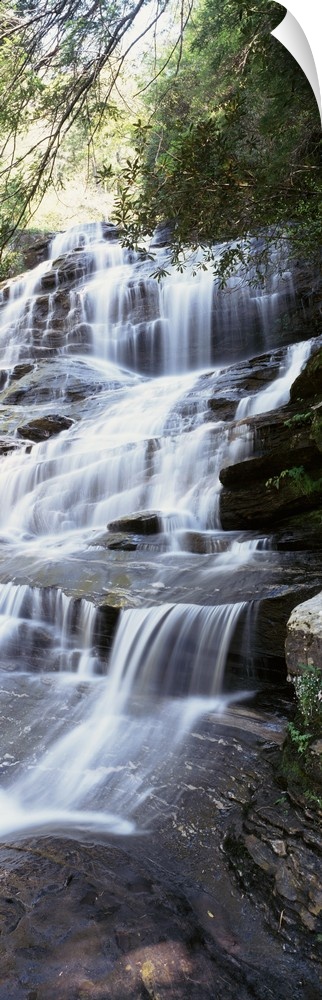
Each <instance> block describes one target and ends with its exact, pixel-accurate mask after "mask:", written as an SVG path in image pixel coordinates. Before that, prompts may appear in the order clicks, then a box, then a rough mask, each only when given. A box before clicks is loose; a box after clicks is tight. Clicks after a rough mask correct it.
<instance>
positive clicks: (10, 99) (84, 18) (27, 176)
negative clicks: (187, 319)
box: [0, 0, 322, 273]
mask: <svg viewBox="0 0 322 1000" xmlns="http://www.w3.org/2000/svg"><path fill="white" fill-rule="evenodd" d="M142 7H144V8H145V9H146V10H147V11H148V15H149V17H148V18H147V20H146V25H148V23H151V24H153V23H155V24H157V23H158V20H159V18H160V17H161V15H162V12H164V10H166V9H167V8H168V9H169V11H170V10H171V11H172V17H173V20H174V22H175V31H174V32H173V31H172V33H171V32H170V35H171V39H170V40H169V35H168V34H166V41H164V36H163V35H161V36H160V38H161V40H162V39H163V41H162V44H161V45H159V49H158V50H157V51H155V52H154V54H153V57H152V55H151V56H150V58H149V57H147V56H146V55H145V57H144V59H143V60H142V61H141V65H140V67H139V68H138V70H137V77H138V79H137V88H136V89H137V90H139V91H140V92H141V98H140V111H139V117H138V115H137V110H135V112H134V106H133V108H132V107H131V103H130V106H128V107H127V109H126V112H125V111H124V106H122V104H121V102H120V100H119V99H118V93H117V91H116V90H115V84H116V82H117V81H118V80H119V79H120V76H121V75H122V72H123V73H124V67H125V73H126V71H127V70H126V67H127V59H128V58H129V53H130V52H131V49H132V47H133V40H134V36H133V25H134V26H135V25H136V23H137V25H138V27H137V34H140V31H141V30H142V29H141V27H139V23H140V22H139V21H137V19H138V17H139V14H140V11H141V8H142ZM1 8H2V9H1ZM282 14H283V9H282V8H281V7H280V5H279V4H278V5H277V4H276V3H274V2H267V0H195V3H194V6H193V7H192V10H191V6H190V4H189V2H187V0H182V2H180V4H179V5H178V7H176V6H175V0H163V4H160V3H157V4H156V6H155V5H154V2H153V0H138V2H137V3H136V4H135V3H133V2H131V0H127V2H125V3H124V2H120V0H116V2H112V0H100V2H98V0H93V2H92V3H91V2H90V0H82V2H81V3H76V0H61V2H60V3H59V4H57V3H54V2H53V0H41V2H40V3H39V2H38V0H16V2H15V3H14V4H13V6H12V9H11V13H8V9H7V8H5V5H4V4H3V3H0V21H1V35H0V87H1V106H0V119H1V133H2V136H3V137H4V141H3V144H2V150H1V159H0V192H1V215H0V249H3V248H4V247H6V246H7V245H8V243H10V240H11V239H12V235H13V233H14V231H15V229H16V228H17V227H21V226H22V225H24V224H25V223H26V221H27V220H28V218H30V214H31V213H32V211H33V210H34V206H35V204H36V203H37V201H39V200H41V198H42V196H43V193H44V191H45V190H46V188H47V187H48V185H50V184H51V183H52V182H53V181H55V183H56V185H57V183H61V184H62V185H63V184H64V175H66V176H67V175H68V168H69V164H70V163H73V167H74V166H75V150H77V161H78V164H79V163H80V162H84V160H86V159H87V165H88V169H90V170H91V171H92V174H93V183H95V184H96V187H97V186H101V189H102V191H103V190H104V189H106V187H108V188H110V189H112V190H114V192H115V206H114V219H115V220H116V221H117V222H118V223H119V224H120V225H121V227H122V229H123V233H124V239H125V240H127V241H128V242H129V243H136V242H138V241H139V240H140V238H141V236H142V234H143V233H149V232H151V231H153V229H154V227H155V225H156V223H158V222H161V221H164V220H168V221H169V222H170V224H171V226H172V232H173V240H174V255H175V256H177V258H178V260H179V259H180V258H179V253H180V250H181V248H182V247H183V246H184V245H185V244H186V243H191V242H194V241H195V242H199V243H201V244H203V245H205V247H206V246H207V245H208V244H209V243H211V242H213V241H214V240H215V241H218V240H219V241H220V240H225V239H230V240H235V241H236V240H237V241H238V242H237V245H236V244H235V246H233V247H231V248H230V249H229V250H228V251H227V252H226V254H225V257H224V258H223V260H222V262H221V264H220V270H221V272H223V273H224V267H226V266H227V264H228V265H229V264H230V263H231V261H233V260H234V259H235V257H241V256H243V255H246V256H247V242H246V243H245V240H246V241H247V238H248V237H249V235H250V234H252V235H255V234H258V233H262V232H265V242H264V251H265V247H266V246H267V236H268V234H269V235H270V237H272V238H274V237H276V233H277V232H278V234H279V236H280V237H282V238H285V237H287V238H289V237H290V236H291V239H292V246H293V252H294V253H295V254H300V255H301V256H302V257H303V256H305V257H306V258H309V259H311V260H312V261H314V262H316V260H317V259H318V255H319V245H320V225H321V223H320V216H321V185H322V180H321V169H320V166H321V160H320V157H321V128H320V119H319V113H318V108H317V105H316V102H315V98H314V95H313V93H312V91H311V88H310V86H309V84H308V83H307V80H306V78H305V76H304V74H303V72H302V71H301V70H300V69H299V67H298V64H297V63H296V61H295V60H294V59H293V58H292V57H291V56H289V54H288V53H287V51H286V50H285V48H284V47H283V46H282V45H281V44H280V43H279V42H277V41H276V40H275V39H274V38H272V36H271V34H270V32H271V31H272V30H273V28H274V27H275V26H276V25H277V24H278V23H279V22H280V20H281V15H282ZM131 32H132V33H131ZM127 36H128V41H127ZM124 39H125V45H123V49H122V48H121V43H122V40H123V41H124ZM152 48H153V46H152ZM134 89H135V88H134ZM132 110H133V115H132V113H131V112H132ZM116 119H117V120H118V128H119V136H120V133H122V136H123V139H121V140H120V138H118V143H119V148H121V156H120V153H119V148H118V150H115V149H114V150H113V143H112V144H111V143H107V138H106V137H107V134H108V130H109V128H110V124H112V125H113V123H115V120H116ZM124 149H126V150H127V152H126V156H125V157H124V155H122V154H123V150H124ZM107 153H108V155H107ZM116 154H117V155H116ZM58 168H59V169H58ZM205 252H206V253H207V251H205Z"/></svg>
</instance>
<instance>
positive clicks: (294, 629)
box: [285, 592, 322, 675]
mask: <svg viewBox="0 0 322 1000" xmlns="http://www.w3.org/2000/svg"><path fill="white" fill-rule="evenodd" d="M285 656H286V665H287V669H288V673H289V674H291V675H296V674H301V672H302V667H303V666H310V665H314V666H315V667H318V668H319V669H320V670H321V671H322V592H321V593H319V594H316V596H315V597H312V598H311V599H310V600H308V601H304V602H303V603H302V604H298V605H297V606H296V607H295V608H293V611H292V614H291V616H290V618H289V620H288V622H287V635H286V640H285Z"/></svg>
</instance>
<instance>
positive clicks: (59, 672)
mask: <svg viewBox="0 0 322 1000" xmlns="http://www.w3.org/2000/svg"><path fill="white" fill-rule="evenodd" d="M167 255H168V251H167V250H166V248H165V249H162V250H160V252H159V263H160V266H161V267H163V269H164V270H166V271H169V273H168V274H166V275H165V276H164V277H163V278H162V279H161V281H160V282H157V281H156V280H155V279H154V278H153V277H152V276H151V271H152V270H153V264H151V260H150V259H149V257H148V256H147V255H145V254H134V253H132V252H129V251H128V250H126V249H124V248H123V247H122V246H121V245H120V243H119V242H118V240H117V233H116V231H115V229H114V228H113V227H112V226H106V225H104V224H102V225H101V224H97V225H96V224H95V225H88V226H86V225H84V226H81V227H76V228H74V230H72V231H71V232H69V233H66V234H59V236H57V237H56V238H55V239H54V241H53V243H52V246H51V250H50V256H49V259H48V260H47V261H46V262H45V263H44V264H41V265H39V267H37V268H35V270H34V271H32V272H31V273H30V274H26V275H24V276H22V278H20V279H17V280H15V281H13V282H12V283H11V284H10V287H9V286H8V288H7V290H5V291H3V292H2V302H1V303H0V306H1V309H0V319H1V326H0V342H1V348H2V371H3V373H4V375H3V379H2V381H1V384H2V390H1V410H0V427H1V429H0V437H1V435H2V436H3V439H4V441H5V442H6V441H8V442H9V444H8V447H6V444H5V446H4V450H3V454H2V453H0V537H1V543H2V544H1V547H0V653H1V669H0V675H1V679H2V682H3V683H2V689H1V691H0V699H3V702H1V704H3V711H2V715H3V720H4V722H3V731H2V744H1V747H0V751H1V753H0V769H1V774H2V791H1V793H0V798H1V804H2V810H1V819H0V837H2V838H4V837H10V836H15V837H16V836H21V837H23V836H26V835H27V833H30V832H42V833H44V832H46V831H47V832H48V831H49V832H58V833H59V832H63V831H68V832H69V833H73V832H74V835H76V834H77V832H78V833H79V832H81V833H82V835H83V834H84V833H85V832H87V833H88V832H94V833H96V834H98V833H99V834H100V835H102V834H103V832H104V831H105V832H106V833H111V832H117V833H121V834H130V833H132V832H133V830H134V829H135V824H136V815H137V811H138V806H139V804H140V805H142V804H144V810H143V811H144V814H145V815H146V820H147V822H148V819H149V794H150V788H151V785H153V769H154V768H155V767H157V765H158V764H159V763H160V761H164V766H166V761H167V759H168V756H169V754H170V753H172V752H173V750H174V749H177V748H178V746H179V744H180V740H181V739H182V737H183V735H184V733H185V732H186V731H187V729H189V727H190V726H191V725H192V723H193V720H194V719H195V718H196V717H198V715H200V714H202V713H203V712H205V711H206V712H207V713H212V712H217V713H218V712H221V711H223V710H224V709H225V707H226V706H227V704H229V703H230V701H234V700H236V699H238V698H240V697H243V693H244V691H245V687H247V669H246V667H245V675H244V676H242V669H241V666H240V665H241V664H244V666H245V665H246V664H247V659H248V658H249V659H250V660H251V653H250V652H249V641H248V645H247V644H246V645H247V649H246V646H244V644H243V635H244V629H245V622H246V619H247V623H248V624H247V636H248V640H249V635H250V631H251V626H250V617H251V618H252V615H253V611H252V606H251V604H250V603H249V596H247V599H246V601H244V600H243V599H242V597H241V595H240V592H239V591H240V586H239V581H240V579H242V580H243V579H244V578H245V579H247V572H248V570H249V569H252V568H254V566H256V568H257V567H258V568H259V569H260V567H261V565H263V562H264V559H265V550H266V548H267V545H268V542H267V540H266V539H263V538H260V537H257V536H255V535H254V534H251V533H250V532H248V533H241V532H223V531H222V529H221V523H220V491H221V486H220V480H219V474H220V470H221V469H222V468H223V466H225V465H229V464H231V463H233V462H236V461H240V460H241V459H242V458H243V457H246V456H247V455H249V454H250V453H251V449H252V433H251V430H250V428H249V427H248V426H247V422H245V423H241V424H238V421H239V420H240V419H241V418H242V417H247V416H248V415H250V414H252V413H258V412H265V411H266V410H268V409H272V408H274V407H276V406H278V405H280V404H281V403H283V402H284V401H285V400H286V399H287V398H288V393H289V389H290V385H291V383H292V381H293V380H294V378H295V377H296V375H297V373H298V372H299V371H300V369H301V367H302V365H303V364H304V361H305V359H306V357H307V356H308V354H309V352H310V350H311V342H305V343H302V344H299V345H295V346H292V347H289V348H285V351H284V357H283V361H282V362H281V366H280V371H279V373H278V377H277V378H276V379H273V378H272V381H271V383H270V385H268V386H266V387H265V389H260V390H259V391H258V393H256V394H254V395H253V396H251V397H247V398H246V399H245V398H244V397H243V390H242V381H241V382H240V386H241V388H240V387H239V382H238V371H237V374H236V372H235V375H234V377H233V378H232V381H231V382H229V377H230V370H229V366H228V367H227V356H229V357H230V356H231V355H233V360H234V362H238V361H239V360H240V359H241V358H244V357H251V356H252V353H254V350H253V348H254V343H255V341H256V344H257V346H258V350H260V351H262V350H263V349H272V348H273V346H276V344H277V341H276V339H275V340H274V338H276V330H275V321H276V320H277V319H278V317H279V315H280V312H281V310H282V311H283V309H285V308H286V307H287V303H288V302H289V301H291V300H292V297H294V289H293V286H292V277H291V275H290V273H289V272H288V271H287V268H286V269H285V270H284V274H283V275H282V276H276V275H274V273H273V271H274V269H273V271H272V273H271V275H270V278H269V283H268V285H266V286H264V287H263V288H260V289H257V290H255V289H253V288H252V287H249V286H247V285H246V284H245V283H242V282H241V276H240V275H239V276H238V275H237V277H235V278H231V279H229V282H228V287H227V289H226V290H221V289H219V288H217V286H216V285H215V283H214V280H213V276H212V272H211V268H210V267H206V269H203V268H202V267H200V268H198V264H199V263H200V261H201V257H200V253H199V255H198V252H196V253H195V255H194V257H193V258H192V262H191V265H189V266H190V268H191V269H190V270H189V269H188V270H184V271H183V273H180V272H178V271H177V270H176V269H175V268H174V267H172V266H171V265H168V259H167ZM191 270H192V271H193V270H196V272H197V273H196V275H195V277H192V273H191ZM225 359H226V360H225ZM217 398H218V400H219V403H220V402H222V404H223V408H224V411H225V407H227V408H228V412H229V414H230V416H228V417H227V415H225V416H223V417H222V416H221V415H220V414H221V409H220V406H219V409H218V413H216V407H214V409H212V407H211V406H210V401H212V400H214V401H215V403H216V400H217ZM62 418H63V423H59V421H61V420H62ZM55 421H56V424H55ZM236 421H237V425H236ZM51 422H52V423H51ZM53 423H54V432H52V431H50V432H48V426H49V428H50V427H52V425H53ZM6 435H7V437H6ZM1 440H2V437H1ZM7 451H8V454H7V453H6V452H7ZM133 524H134V525H135V527H134V528H133ZM246 591H247V587H246ZM252 620H253V618H252ZM236 662H238V671H237V675H238V678H237V680H235V681H233V680H232V677H233V675H234V668H235V665H236ZM228 678H229V683H228V681H227V679H228ZM141 821H142V820H141V819H140V822H141Z"/></svg>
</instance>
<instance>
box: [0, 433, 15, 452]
mask: <svg viewBox="0 0 322 1000" xmlns="http://www.w3.org/2000/svg"><path fill="white" fill-rule="evenodd" d="M17 448H19V442H18V441H17V440H16V438H12V437H0V455H9V454H10V452H12V451H16V450H17Z"/></svg>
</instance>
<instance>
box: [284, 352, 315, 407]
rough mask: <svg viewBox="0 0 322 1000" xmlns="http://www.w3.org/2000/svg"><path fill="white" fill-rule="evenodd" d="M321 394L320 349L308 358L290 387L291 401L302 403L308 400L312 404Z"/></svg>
mask: <svg viewBox="0 0 322 1000" xmlns="http://www.w3.org/2000/svg"><path fill="white" fill-rule="evenodd" d="M321 394H322V347H319V348H318V350H317V351H314V353H313V354H312V355H311V357H310V358H309V360H308V362H307V364H306V365H305V367H304V368H303V371H302V372H301V373H300V375H299V376H298V378H297V379H295V382H293V385H292V387H291V394H290V395H291V401H292V402H302V401H303V400H310V402H311V403H312V402H313V401H314V398H315V397H316V396H320V395H321Z"/></svg>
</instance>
